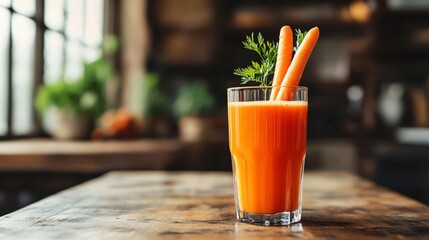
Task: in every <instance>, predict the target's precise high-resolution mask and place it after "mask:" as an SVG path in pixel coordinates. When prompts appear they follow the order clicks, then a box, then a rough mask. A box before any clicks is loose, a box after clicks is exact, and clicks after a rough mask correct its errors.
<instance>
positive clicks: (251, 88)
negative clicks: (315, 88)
mask: <svg viewBox="0 0 429 240" xmlns="http://www.w3.org/2000/svg"><path fill="white" fill-rule="evenodd" d="M270 88H289V89H296V90H300V89H301V90H308V88H307V87H306V86H242V87H230V88H227V91H238V90H257V89H270Z"/></svg>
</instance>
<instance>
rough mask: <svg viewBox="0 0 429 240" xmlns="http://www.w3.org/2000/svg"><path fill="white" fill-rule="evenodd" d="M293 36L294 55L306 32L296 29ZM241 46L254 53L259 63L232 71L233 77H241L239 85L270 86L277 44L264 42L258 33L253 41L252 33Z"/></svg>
mask: <svg viewBox="0 0 429 240" xmlns="http://www.w3.org/2000/svg"><path fill="white" fill-rule="evenodd" d="M295 34H296V43H295V47H294V48H293V50H294V52H295V53H296V51H298V48H299V46H300V45H301V43H302V41H303V40H304V37H305V35H306V34H307V31H305V32H301V30H300V29H297V30H295ZM243 45H244V48H245V49H248V50H251V51H255V52H256V53H257V54H258V55H259V57H260V59H261V61H260V62H254V61H252V63H251V65H250V66H247V67H245V68H236V69H235V70H234V75H237V76H240V77H241V84H246V83H248V82H256V83H259V84H260V86H269V85H271V84H272V82H273V79H272V77H271V76H272V75H273V74H274V70H275V66H276V60H277V51H278V48H279V44H278V42H270V41H265V39H264V38H263V37H262V34H261V33H258V37H257V40H256V41H255V38H254V36H253V33H252V35H250V36H246V40H245V41H243Z"/></svg>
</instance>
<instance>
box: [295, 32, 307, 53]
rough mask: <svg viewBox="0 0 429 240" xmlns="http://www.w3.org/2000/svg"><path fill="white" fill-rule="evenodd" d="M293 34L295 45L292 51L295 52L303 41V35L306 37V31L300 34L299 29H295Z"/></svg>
mask: <svg viewBox="0 0 429 240" xmlns="http://www.w3.org/2000/svg"><path fill="white" fill-rule="evenodd" d="M295 34H296V45H295V47H294V48H293V50H294V51H295V52H296V51H298V48H299V46H300V45H301V43H302V41H303V40H304V37H305V35H307V31H305V32H301V29H296V30H295Z"/></svg>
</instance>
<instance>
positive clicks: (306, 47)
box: [276, 27, 319, 100]
mask: <svg viewBox="0 0 429 240" xmlns="http://www.w3.org/2000/svg"><path fill="white" fill-rule="evenodd" d="M317 39H319V28H318V27H314V28H312V29H311V30H310V31H309V32H308V33H307V34H306V35H305V38H304V40H303V41H302V43H301V45H300V46H299V48H298V51H296V53H295V56H294V57H293V59H292V62H291V64H290V66H289V69H288V71H287V72H286V75H285V77H284V79H283V81H282V84H281V86H287V87H293V86H298V84H299V81H300V80H301V76H302V73H303V72H304V68H305V65H306V64H307V62H308V59H309V58H310V55H311V52H312V51H313V48H314V46H315V45H316V42H317ZM288 96H290V94H289V93H288V91H287V90H286V88H281V89H280V91H279V93H278V94H277V98H276V100H287V99H288Z"/></svg>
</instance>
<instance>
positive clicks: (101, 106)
mask: <svg viewBox="0 0 429 240" xmlns="http://www.w3.org/2000/svg"><path fill="white" fill-rule="evenodd" d="M117 45H118V43H117V39H116V38H115V37H114V36H108V37H106V39H105V40H104V41H103V44H102V45H101V48H102V49H103V52H104V53H105V54H112V53H113V52H115V51H116V49H117ZM115 75H116V71H115V69H114V67H113V66H112V64H110V63H109V62H108V61H107V60H106V58H105V57H104V56H101V57H100V58H98V59H97V60H95V61H93V62H86V63H84V64H83V75H82V76H81V77H80V78H79V79H77V80H70V79H58V80H57V81H56V82H55V83H54V84H51V85H43V86H41V87H40V88H39V90H38V92H37V95H36V102H35V103H36V108H37V110H38V112H39V114H40V116H41V117H42V119H43V120H44V121H43V122H44V128H45V130H46V131H47V132H48V133H50V134H51V135H52V136H53V137H55V138H58V139H77V138H82V137H85V136H87V135H88V134H89V131H90V128H91V126H92V125H93V121H92V120H96V119H98V118H99V117H100V116H101V115H102V114H103V113H104V112H105V111H106V110H107V109H109V108H110V107H111V106H110V105H112V104H110V103H109V102H108V97H107V95H108V94H107V90H106V84H107V83H108V82H109V81H110V82H113V80H114V79H115Z"/></svg>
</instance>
